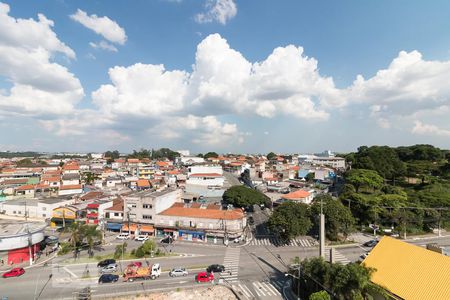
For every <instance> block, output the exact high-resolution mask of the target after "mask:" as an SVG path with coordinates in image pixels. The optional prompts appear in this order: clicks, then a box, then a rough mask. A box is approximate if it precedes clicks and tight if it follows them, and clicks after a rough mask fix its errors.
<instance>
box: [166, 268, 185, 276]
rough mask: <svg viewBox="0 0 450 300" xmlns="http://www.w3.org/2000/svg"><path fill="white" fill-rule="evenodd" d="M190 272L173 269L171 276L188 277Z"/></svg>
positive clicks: (183, 269)
mask: <svg viewBox="0 0 450 300" xmlns="http://www.w3.org/2000/svg"><path fill="white" fill-rule="evenodd" d="M188 274H189V273H188V271H187V270H186V269H185V268H180V267H178V268H173V269H172V270H171V271H170V272H169V276H170V277H178V276H186V275H188Z"/></svg>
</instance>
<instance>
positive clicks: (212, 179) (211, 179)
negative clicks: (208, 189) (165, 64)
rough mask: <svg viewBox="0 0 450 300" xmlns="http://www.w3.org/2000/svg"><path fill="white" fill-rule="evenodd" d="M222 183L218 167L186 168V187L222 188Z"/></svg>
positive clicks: (221, 172)
mask: <svg viewBox="0 0 450 300" xmlns="http://www.w3.org/2000/svg"><path fill="white" fill-rule="evenodd" d="M224 181H225V179H224V177H223V169H222V166H220V165H198V166H191V167H189V168H188V173H187V180H186V185H190V184H192V185H201V186H217V187H222V186H223V184H224Z"/></svg>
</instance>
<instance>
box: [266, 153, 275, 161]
mask: <svg viewBox="0 0 450 300" xmlns="http://www.w3.org/2000/svg"><path fill="white" fill-rule="evenodd" d="M276 157H277V155H276V154H275V153H273V152H269V154H267V159H268V160H272V159H275V158H276Z"/></svg>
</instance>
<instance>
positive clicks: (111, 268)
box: [100, 264, 117, 274]
mask: <svg viewBox="0 0 450 300" xmlns="http://www.w3.org/2000/svg"><path fill="white" fill-rule="evenodd" d="M116 271H117V265H116V264H110V265H107V266H106V267H103V268H101V269H100V273H102V274H104V273H114V272H116Z"/></svg>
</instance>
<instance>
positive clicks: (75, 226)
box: [66, 222, 83, 258]
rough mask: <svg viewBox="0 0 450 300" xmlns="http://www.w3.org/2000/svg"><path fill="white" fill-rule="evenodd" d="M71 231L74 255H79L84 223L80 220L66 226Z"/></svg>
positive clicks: (70, 238) (70, 239)
mask: <svg viewBox="0 0 450 300" xmlns="http://www.w3.org/2000/svg"><path fill="white" fill-rule="evenodd" d="M66 228H67V231H68V232H69V235H70V237H69V241H70V242H71V243H72V247H73V251H74V257H75V258H76V257H77V253H78V246H79V245H80V243H81V242H82V241H83V224H82V223H80V222H74V223H72V224H71V225H70V226H69V227H66Z"/></svg>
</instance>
